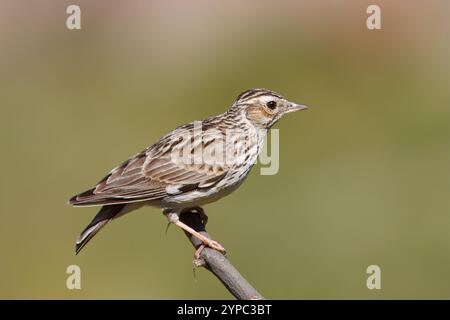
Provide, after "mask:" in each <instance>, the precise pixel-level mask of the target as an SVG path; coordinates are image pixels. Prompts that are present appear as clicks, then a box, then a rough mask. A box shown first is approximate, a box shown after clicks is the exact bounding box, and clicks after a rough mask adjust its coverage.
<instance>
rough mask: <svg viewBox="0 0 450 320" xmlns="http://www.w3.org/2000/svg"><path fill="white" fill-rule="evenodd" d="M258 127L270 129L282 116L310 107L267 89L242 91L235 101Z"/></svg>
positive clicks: (236, 105) (237, 106) (235, 104)
mask: <svg viewBox="0 0 450 320" xmlns="http://www.w3.org/2000/svg"><path fill="white" fill-rule="evenodd" d="M234 107H235V108H239V109H240V110H242V111H243V112H244V114H245V116H246V117H247V119H248V120H249V121H250V122H251V123H252V124H253V125H254V126H255V127H257V128H264V129H270V128H271V127H272V126H273V125H274V124H275V123H276V122H277V121H278V120H279V119H281V117H283V116H284V115H285V114H287V113H289V112H293V111H299V110H305V109H308V107H306V106H304V105H301V104H297V103H294V102H291V101H288V100H286V99H285V98H284V97H282V96H281V95H279V94H278V93H276V92H273V91H270V90H267V89H251V90H247V91H244V92H242V93H241V94H240V95H239V96H238V97H237V98H236V101H235V103H234Z"/></svg>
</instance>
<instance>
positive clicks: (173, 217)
mask: <svg viewBox="0 0 450 320" xmlns="http://www.w3.org/2000/svg"><path fill="white" fill-rule="evenodd" d="M163 213H164V215H165V216H166V218H167V219H168V220H169V222H171V223H173V224H174V225H176V226H178V227H180V228H181V229H183V230H185V231H186V232H188V233H190V234H191V235H193V236H194V237H196V238H197V239H199V240H200V241H201V242H202V243H203V245H204V246H206V247H210V248H212V249H215V250H217V251H219V252H221V253H222V254H225V253H226V250H225V248H224V247H223V246H222V245H221V244H220V243H218V242H217V241H214V240H211V239H209V238H207V237H205V236H204V235H202V234H201V233H200V232H197V231H195V230H194V229H192V228H191V227H189V226H188V225H187V224H184V223H183V222H181V221H180V219H179V217H178V214H177V213H175V212H173V211H172V210H164V212H163ZM200 248H201V249H202V250H203V248H202V246H200V247H199V249H200ZM199 249H197V251H198V250H199ZM200 252H201V250H200ZM200 252H199V254H200Z"/></svg>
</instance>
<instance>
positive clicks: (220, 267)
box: [180, 209, 265, 300]
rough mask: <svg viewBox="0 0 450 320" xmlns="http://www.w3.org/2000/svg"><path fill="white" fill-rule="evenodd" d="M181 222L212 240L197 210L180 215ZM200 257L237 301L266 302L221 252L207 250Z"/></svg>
mask: <svg viewBox="0 0 450 320" xmlns="http://www.w3.org/2000/svg"><path fill="white" fill-rule="evenodd" d="M180 220H181V221H182V222H184V223H185V224H187V225H188V226H190V227H191V228H193V229H194V230H196V231H198V232H200V233H202V234H203V235H205V236H206V237H208V238H210V236H209V235H208V233H207V232H206V230H205V226H204V225H203V222H202V218H201V216H200V214H199V213H198V212H197V211H196V210H195V209H191V210H185V211H183V212H182V213H181V214H180ZM185 234H186V236H187V237H188V239H189V240H190V241H191V243H192V245H193V246H194V247H195V248H198V247H199V246H200V245H201V242H200V240H198V239H197V238H195V237H193V236H191V235H190V234H189V233H187V232H185ZM200 256H201V258H202V259H203V260H204V264H203V266H204V267H205V268H206V269H207V270H209V271H211V272H212V273H213V274H214V275H215V276H216V277H217V278H218V279H219V280H220V281H221V282H222V284H223V285H224V286H225V287H226V288H227V289H228V291H229V292H230V293H231V294H232V295H233V296H234V297H235V298H236V299H239V300H265V298H264V297H263V296H262V295H261V294H260V293H259V292H258V291H256V289H255V288H253V287H252V286H251V285H250V283H248V281H247V280H246V279H245V278H244V277H243V276H242V275H241V274H240V273H239V271H238V270H237V269H236V268H235V267H234V266H233V265H232V264H231V262H230V261H229V260H228V259H227V258H226V257H225V256H224V255H222V254H221V253H220V252H218V251H216V250H214V249H211V248H205V249H203V251H202V252H201V254H200Z"/></svg>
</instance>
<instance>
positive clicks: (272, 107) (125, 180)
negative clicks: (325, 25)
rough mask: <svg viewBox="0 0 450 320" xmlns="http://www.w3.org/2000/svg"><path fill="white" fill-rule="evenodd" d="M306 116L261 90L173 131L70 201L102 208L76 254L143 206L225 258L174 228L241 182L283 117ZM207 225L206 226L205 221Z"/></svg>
mask: <svg viewBox="0 0 450 320" xmlns="http://www.w3.org/2000/svg"><path fill="white" fill-rule="evenodd" d="M303 109H307V107H305V106H303V105H300V104H296V103H293V102H290V101H288V100H286V99H285V98H283V97H282V96H281V95H279V94H277V93H275V92H273V91H270V90H267V89H252V90H248V91H245V92H243V93H241V94H240V95H239V96H238V97H237V99H236V101H235V102H234V103H233V105H232V106H231V107H230V109H228V111H226V112H225V113H223V114H220V115H218V116H215V117H211V118H208V119H206V120H203V121H198V122H193V123H189V124H186V125H184V126H181V127H178V128H177V129H175V130H173V131H172V132H170V133H169V134H167V135H165V136H164V137H162V138H161V139H159V141H157V142H156V143H155V144H153V145H151V146H150V147H148V148H147V149H145V150H144V151H142V152H140V153H138V154H136V155H135V156H133V157H132V158H130V159H128V160H127V161H125V162H124V163H122V164H121V165H120V166H118V167H116V168H114V169H113V170H112V171H111V172H110V173H109V174H108V175H107V176H106V177H104V178H103V179H102V180H101V181H100V182H99V183H98V184H97V185H96V186H95V187H94V188H92V189H89V190H88V191H85V192H83V193H80V194H78V195H76V196H74V197H72V198H71V199H70V200H69V203H70V204H72V205H74V206H80V207H81V206H102V207H101V209H100V211H99V212H98V213H97V215H96V216H95V217H94V219H93V220H92V221H91V223H90V224H89V225H88V226H87V227H86V228H85V229H84V231H83V232H82V233H81V235H80V236H79V238H78V240H77V242H76V249H75V251H76V253H78V252H79V251H80V250H81V249H82V248H83V247H84V246H85V245H86V244H87V243H88V241H89V240H90V239H92V237H93V236H94V235H95V234H96V233H97V232H98V231H99V230H100V229H101V228H103V227H104V226H105V225H106V224H107V223H108V222H109V221H110V220H112V219H115V218H118V217H120V216H123V215H124V214H126V213H128V212H130V211H132V210H135V209H137V208H139V207H142V206H144V205H150V206H155V207H159V208H161V209H162V210H163V213H164V215H165V216H166V217H167V218H168V220H169V222H170V223H174V224H175V225H177V226H179V227H181V228H182V229H184V230H185V231H187V232H189V233H191V234H192V235H193V236H195V237H197V238H198V239H199V240H201V241H202V243H203V244H204V246H209V247H211V248H213V249H216V250H219V251H221V252H222V253H225V249H224V248H223V247H222V246H221V245H220V244H219V243H217V242H216V241H213V240H211V239H208V238H207V237H205V236H203V235H202V234H200V233H198V232H196V231H195V230H193V229H192V228H190V227H189V226H187V225H186V224H184V223H182V222H181V221H180V220H179V214H180V213H181V212H182V211H183V210H185V209H189V208H197V210H200V212H203V210H201V208H200V207H199V206H201V205H204V204H206V203H210V202H213V201H216V200H218V199H220V198H222V197H224V196H226V195H228V194H230V193H231V192H233V191H234V190H235V189H236V188H237V187H239V186H240V184H241V183H242V182H243V181H244V180H245V178H246V177H247V175H248V173H249V171H250V169H251V168H252V167H253V165H254V164H255V162H256V160H257V157H258V155H259V153H260V151H261V148H262V144H263V141H264V138H265V136H266V134H267V131H268V130H269V129H270V128H271V127H272V126H273V125H274V124H275V123H276V122H277V121H278V120H279V119H280V118H281V117H282V116H283V115H285V114H287V113H289V112H292V111H297V110H303ZM204 222H206V220H204Z"/></svg>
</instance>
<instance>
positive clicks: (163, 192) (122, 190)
mask: <svg viewBox="0 0 450 320" xmlns="http://www.w3.org/2000/svg"><path fill="white" fill-rule="evenodd" d="M194 133H195V132H194V130H193V128H192V126H189V127H181V128H179V129H177V130H175V131H174V132H172V133H171V134H169V135H167V136H165V137H163V138H161V139H160V140H159V141H158V142H157V143H155V144H154V145H152V146H151V147H149V148H148V149H147V150H145V151H143V152H141V153H139V154H137V155H135V156H134V157H132V158H130V159H129V160H127V161H125V162H124V163H122V164H121V165H120V166H118V167H116V168H115V169H113V170H112V171H111V172H110V173H109V174H108V175H107V176H106V177H105V178H103V179H102V180H101V181H100V182H99V183H98V184H97V185H96V186H95V188H93V189H90V190H88V191H86V192H83V193H81V194H79V195H77V196H74V197H73V198H72V199H71V200H70V203H71V204H73V205H78V206H83V205H104V204H114V203H128V202H136V201H147V200H156V199H161V198H164V197H166V196H169V195H176V194H181V193H183V192H187V191H191V190H195V189H202V188H208V187H212V186H213V185H215V184H216V183H218V182H219V181H220V180H222V179H223V177H225V175H226V174H227V172H228V170H229V167H228V166H227V164H226V159H225V152H224V145H225V143H224V142H223V137H222V135H221V134H220V133H219V132H204V131H202V132H200V133H197V137H195V136H194Z"/></svg>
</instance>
